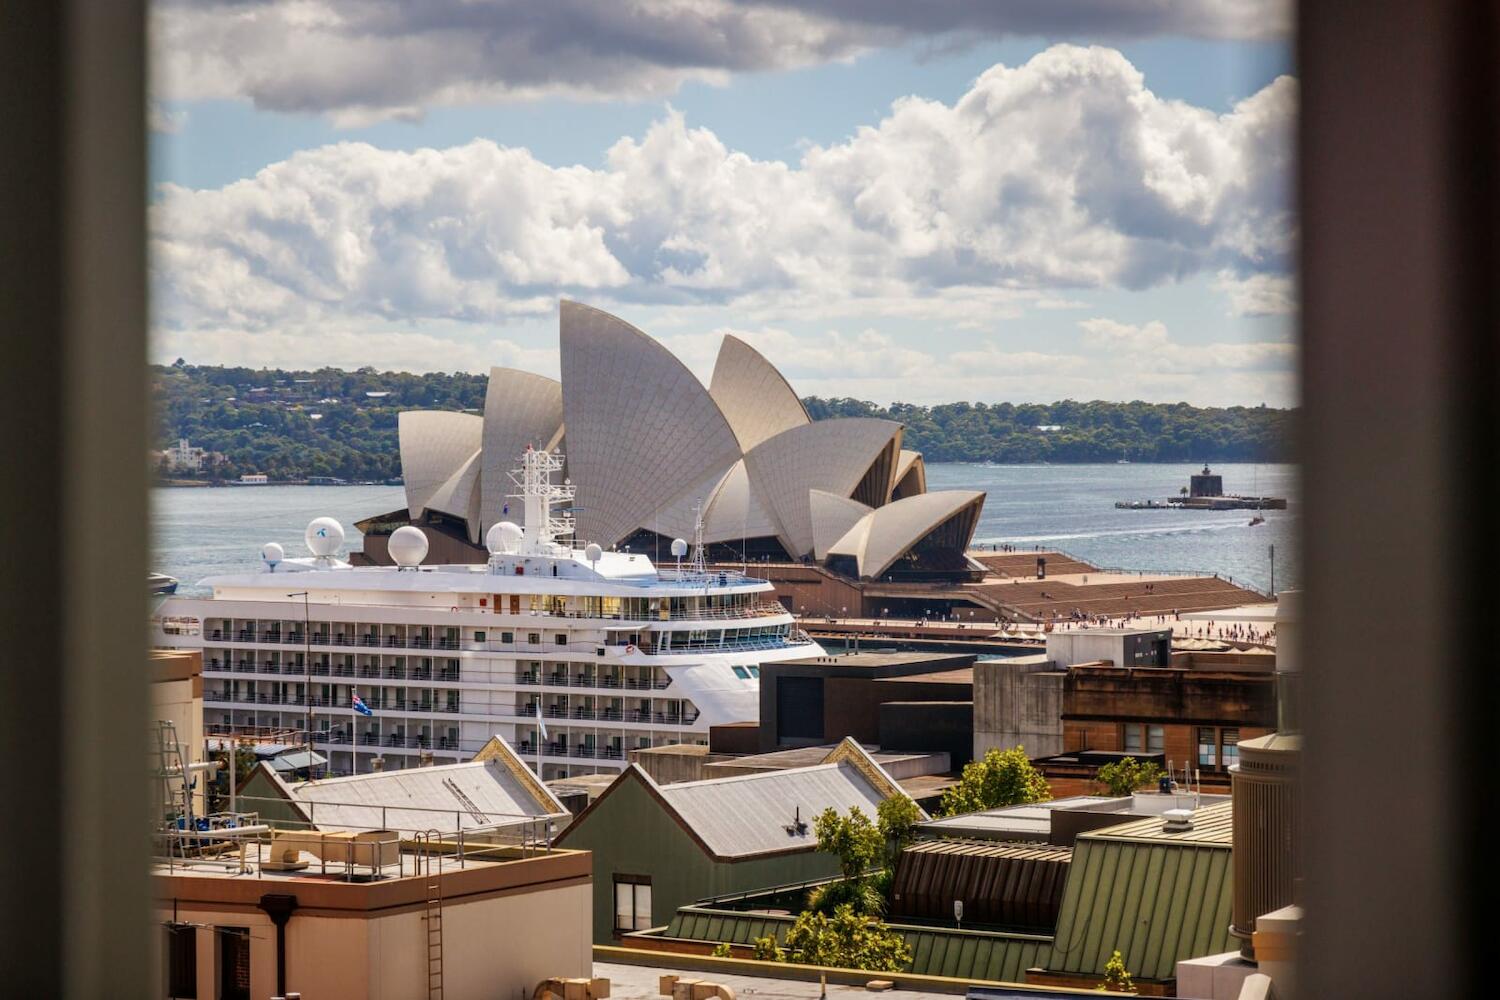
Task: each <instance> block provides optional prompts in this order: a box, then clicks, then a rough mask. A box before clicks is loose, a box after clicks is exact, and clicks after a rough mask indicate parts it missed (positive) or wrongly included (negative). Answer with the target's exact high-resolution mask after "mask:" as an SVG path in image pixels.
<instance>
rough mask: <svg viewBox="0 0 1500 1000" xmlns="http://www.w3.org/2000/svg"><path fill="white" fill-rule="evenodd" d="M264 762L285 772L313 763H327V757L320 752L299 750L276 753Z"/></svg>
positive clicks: (310, 765) (309, 765)
mask: <svg viewBox="0 0 1500 1000" xmlns="http://www.w3.org/2000/svg"><path fill="white" fill-rule="evenodd" d="M266 763H267V764H270V765H271V766H272V767H273V768H275V769H276V770H277V771H281V772H286V771H297V770H301V769H302V768H304V767H312V766H313V765H315V764H326V763H328V758H327V757H324V756H323V755H322V754H320V753H311V752H309V751H306V750H299V751H297V752H296V753H283V754H277V755H276V756H275V757H272V758H271V759H270V760H268V761H266Z"/></svg>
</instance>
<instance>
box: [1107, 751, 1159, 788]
mask: <svg viewBox="0 0 1500 1000" xmlns="http://www.w3.org/2000/svg"><path fill="white" fill-rule="evenodd" d="M1164 773H1165V772H1164V771H1162V769H1161V768H1160V767H1157V766H1156V765H1155V764H1151V763H1146V764H1142V763H1140V762H1139V761H1137V760H1136V759H1135V758H1134V757H1122V758H1121V759H1120V760H1117V761H1115V762H1114V763H1113V764H1105V765H1104V766H1103V767H1101V768H1099V773H1098V774H1096V775H1095V776H1094V778H1095V780H1096V781H1098V782H1099V784H1101V785H1103V786H1104V790H1105V791H1107V792H1108V793H1109V794H1111V795H1114V796H1124V795H1129V794H1130V793H1131V792H1133V791H1135V790H1136V789H1137V788H1140V787H1141V786H1142V785H1154V784H1156V783H1157V781H1159V780H1160V779H1161V776H1162V775H1163V774H1164Z"/></svg>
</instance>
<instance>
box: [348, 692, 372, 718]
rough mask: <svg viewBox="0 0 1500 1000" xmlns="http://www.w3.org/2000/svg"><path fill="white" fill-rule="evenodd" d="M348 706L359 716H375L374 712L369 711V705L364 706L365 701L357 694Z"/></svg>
mask: <svg viewBox="0 0 1500 1000" xmlns="http://www.w3.org/2000/svg"><path fill="white" fill-rule="evenodd" d="M350 704H351V706H352V707H353V708H354V710H355V711H356V712H358V713H359V714H360V715H374V714H375V712H374V710H373V709H371V708H370V706H369V705H366V704H365V700H364V699H363V698H361V697H360V696H359V695H358V694H356V695H355V696H354V701H353V702H351V703H350Z"/></svg>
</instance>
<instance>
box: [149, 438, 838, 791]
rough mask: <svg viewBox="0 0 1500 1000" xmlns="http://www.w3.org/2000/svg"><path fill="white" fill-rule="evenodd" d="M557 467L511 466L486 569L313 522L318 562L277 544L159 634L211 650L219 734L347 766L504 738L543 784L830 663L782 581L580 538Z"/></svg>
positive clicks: (406, 532) (740, 712) (209, 720)
mask: <svg viewBox="0 0 1500 1000" xmlns="http://www.w3.org/2000/svg"><path fill="white" fill-rule="evenodd" d="M562 468H563V459H562V456H561V455H560V454H558V453H557V452H555V451H546V450H535V451H534V450H532V449H530V448H528V449H527V451H526V452H525V454H524V455H523V456H522V457H521V467H520V468H519V469H517V470H516V471H515V472H514V473H513V474H512V479H513V481H514V482H515V483H516V484H517V486H518V487H519V492H518V493H516V494H514V495H513V496H514V497H515V498H516V499H519V500H520V501H522V503H524V505H525V522H524V523H525V525H526V527H524V528H523V527H521V526H519V525H517V524H515V523H513V522H511V521H501V522H498V523H496V524H494V525H493V526H492V527H491V528H490V530H489V532H488V533H487V534H486V536H485V545H486V548H487V549H488V550H489V560H488V562H487V563H484V564H478V565H471V564H463V565H442V566H427V565H423V560H424V559H425V557H426V554H427V548H428V542H427V539H426V537H425V536H424V535H423V533H422V532H420V531H418V530H417V529H416V528H411V527H407V528H402V529H400V530H398V531H397V532H396V533H394V534H393V535H392V536H391V537H390V539H389V551H390V555H391V557H392V558H393V559H394V561H395V562H396V564H397V565H394V566H351V565H350V564H349V563H347V562H345V561H343V560H341V559H339V558H338V557H337V552H338V551H339V549H340V546H341V545H342V543H343V540H344V534H343V529H342V527H341V526H340V525H339V524H338V522H337V521H334V520H333V519H331V518H318V519H317V520H315V521H313V523H312V524H310V525H309V526H308V528H307V532H306V534H305V540H306V542H307V545H308V548H309V550H310V552H311V555H310V556H308V557H303V558H286V557H285V554H284V551H283V550H282V548H281V546H280V545H278V544H276V543H269V544H267V545H266V546H265V547H264V549H263V550H262V553H261V555H262V563H263V565H262V568H261V569H260V570H259V571H254V572H247V573H244V574H233V575H226V576H216V577H210V578H209V579H207V580H204V581H203V585H204V586H206V587H209V588H211V589H212V596H211V597H201V598H193V597H175V598H172V599H170V600H169V601H167V602H166V603H165V604H164V605H163V607H162V608H161V609H160V611H159V613H158V616H157V619H156V621H157V627H158V630H159V631H158V634H157V635H156V637H155V639H156V642H157V644H158V645H162V646H168V647H177V648H182V647H188V648H201V649H202V651H203V673H204V691H203V702H204V715H205V719H204V723H205V732H208V733H210V734H212V733H215V732H219V733H227V732H234V733H237V734H241V735H243V734H246V733H255V732H264V733H267V734H270V733H278V732H279V733H283V734H285V733H287V732H289V731H290V732H293V733H297V734H300V733H302V732H304V731H306V732H309V733H310V736H311V742H312V744H313V745H314V747H315V748H316V749H317V751H318V753H319V754H321V755H323V756H324V757H326V760H327V765H326V766H327V768H328V770H329V771H330V772H332V773H335V774H339V773H344V774H347V773H355V772H366V771H370V770H372V769H374V768H376V767H383V768H385V769H399V768H403V767H411V766H416V765H418V764H421V763H428V762H431V763H452V762H456V761H459V760H466V759H468V758H469V757H470V756H471V755H472V754H473V753H474V752H475V751H477V750H479V749H480V748H481V747H482V746H483V745H484V744H485V742H486V741H488V740H489V739H490V737H491V736H493V735H495V734H499V735H500V736H503V737H504V738H505V739H507V740H508V741H510V742H511V744H512V745H513V746H515V747H516V748H517V749H518V750H519V751H520V752H521V753H522V754H523V755H526V756H527V759H528V760H532V761H535V762H536V763H535V765H534V766H536V767H538V769H539V771H540V773H541V775H542V777H543V778H544V779H546V780H551V779H554V778H560V777H569V776H574V775H579V774H589V773H599V772H605V773H608V772H613V771H618V770H620V769H622V768H623V767H624V766H625V764H626V763H627V760H626V754H627V753H628V751H630V750H632V749H636V748H641V747H650V746H659V745H662V744H666V743H678V742H688V743H692V742H698V743H705V742H706V741H707V734H708V729H709V726H711V725H717V724H720V723H726V722H737V721H744V720H754V719H756V718H758V717H759V673H760V665H761V664H763V663H765V662H767V661H773V660H785V659H795V658H800V657H805V656H816V655H820V654H821V653H822V650H821V649H820V648H819V646H818V645H817V644H816V643H815V642H813V641H812V640H811V639H809V638H808V637H807V636H806V635H805V634H804V633H802V632H801V631H799V630H798V629H797V628H795V626H794V622H793V617H792V615H791V614H790V612H788V611H787V610H786V609H785V608H784V607H783V606H782V605H781V604H780V603H777V602H776V601H775V600H774V599H773V587H772V585H771V584H770V583H768V582H767V581H765V580H762V579H756V578H753V577H750V576H747V575H744V574H742V573H736V572H729V571H721V570H713V571H708V570H705V568H704V565H703V558H702V545H701V543H700V544H698V545H695V546H693V547H692V549H691V554H690V549H689V545H688V544H687V542H686V541H685V540H684V539H676V540H674V541H673V543H672V545H671V552H672V555H673V557H674V558H675V560H676V565H675V567H674V568H665V567H663V566H658V565H656V564H655V563H654V562H653V561H652V560H651V559H650V558H649V557H648V556H647V555H645V554H644V553H639V552H630V551H605V550H603V549H602V548H601V547H600V546H598V545H595V544H589V545H586V546H585V547H583V548H577V547H575V546H574V544H573V541H572V540H573V536H574V530H573V520H572V512H573V508H572V507H571V504H572V501H573V487H572V485H571V483H568V482H563V483H555V482H554V481H553V480H554V476H555V474H557V473H559V472H561V471H562ZM689 556H690V558H688V559H687V560H686V562H685V561H684V557H689ZM377 761H378V763H377Z"/></svg>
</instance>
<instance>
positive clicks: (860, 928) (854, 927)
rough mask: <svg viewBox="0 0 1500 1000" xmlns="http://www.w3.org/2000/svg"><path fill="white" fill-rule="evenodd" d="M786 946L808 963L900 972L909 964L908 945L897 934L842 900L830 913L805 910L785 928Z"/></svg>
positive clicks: (797, 958) (909, 951)
mask: <svg viewBox="0 0 1500 1000" xmlns="http://www.w3.org/2000/svg"><path fill="white" fill-rule="evenodd" d="M786 947H787V950H788V951H789V952H791V953H792V955H793V956H794V958H795V960H796V961H798V962H804V963H806V964H808V965H829V966H833V967H835V968H840V969H864V970H867V971H870V972H900V971H901V970H903V969H905V968H906V967H907V966H909V965H910V964H911V949H909V948H907V946H906V942H905V941H904V940H903V939H902V937H901V935H900V934H897V933H896V932H895V931H893V930H891V929H890V928H889V927H887V926H885V925H884V924H882V923H879V922H878V921H872V920H870V919H868V918H866V917H864V916H861V915H860V914H858V913H855V912H854V908H853V907H852V906H849V905H848V904H845V905H843V906H840V907H839V908H838V909H836V910H835V911H834V913H833V916H832V917H829V916H828V915H826V914H823V913H814V912H811V911H809V912H806V913H803V914H802V915H801V916H799V917H798V918H797V922H796V923H795V924H793V925H792V929H791V930H790V931H788V932H787V936H786Z"/></svg>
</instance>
